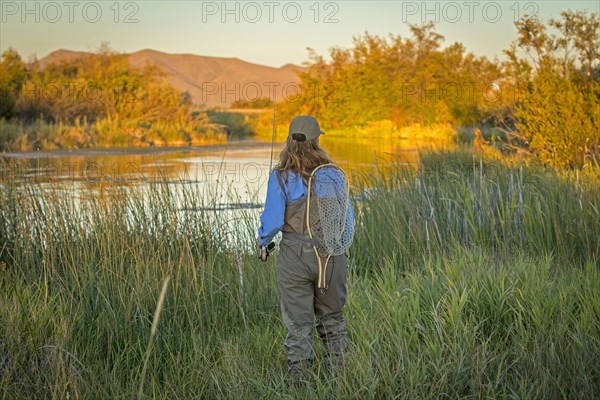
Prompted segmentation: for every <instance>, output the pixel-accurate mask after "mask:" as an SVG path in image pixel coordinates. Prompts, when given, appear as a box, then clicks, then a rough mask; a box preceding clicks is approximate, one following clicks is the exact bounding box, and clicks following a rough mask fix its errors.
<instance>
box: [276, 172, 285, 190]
mask: <svg viewBox="0 0 600 400" xmlns="http://www.w3.org/2000/svg"><path fill="white" fill-rule="evenodd" d="M275 176H276V177H277V182H279V187H280V188H281V191H282V192H283V193H284V194H285V183H284V182H283V178H282V177H281V171H276V172H275Z"/></svg>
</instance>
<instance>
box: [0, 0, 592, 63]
mask: <svg viewBox="0 0 600 400" xmlns="http://www.w3.org/2000/svg"><path fill="white" fill-rule="evenodd" d="M566 9H571V10H588V11H590V12H600V1H598V0H584V1H568V0H562V1H553V0H543V1H516V0H509V1H391V0H390V1H364V0H363V1H354V0H345V1H314V0H310V1H270V0H265V1H227V2H224V1H197V0H187V1H180V0H173V1H165V0H146V1H114V0H108V1H75V0H73V1H71V0H58V1H25V2H24V1H7V0H0V51H5V50H6V49H8V48H9V47H13V48H15V49H17V50H18V51H19V53H20V54H21V55H22V56H23V58H24V59H26V60H27V59H29V57H30V56H32V55H36V56H37V57H38V58H41V57H44V56H45V55H47V54H48V53H50V52H52V51H54V50H56V49H60V48H63V49H69V50H78V51H95V50H96V49H98V48H99V47H100V45H101V44H102V43H103V42H108V43H109V45H110V47H111V48H112V49H114V50H116V51H119V52H127V53H129V52H134V51H138V50H142V49H154V50H158V51H163V52H166V53H178V54H181V53H188V54H199V55H205V56H214V57H237V58H240V59H243V60H246V61H250V62H254V63H257V64H264V65H270V66H275V67H279V66H282V65H284V64H287V63H294V64H302V62H305V61H307V60H308V51H307V48H309V47H310V48H313V49H314V50H315V51H316V52H317V54H320V55H323V56H327V54H328V53H329V49H330V48H331V47H334V46H340V47H351V46H352V39H353V37H355V36H359V35H362V34H364V33H365V32H369V33H370V34H376V35H380V36H388V35H390V34H393V35H401V36H403V37H406V36H409V32H410V31H409V24H421V23H424V22H428V21H433V22H435V24H436V31H437V32H438V33H440V34H442V35H444V36H445V42H444V43H445V44H446V45H449V44H451V43H454V42H461V43H463V44H464V45H465V47H466V48H467V50H468V51H471V52H473V53H475V54H477V55H485V56H488V57H490V58H494V57H498V58H499V59H502V58H503V57H502V50H503V49H507V48H508V46H509V45H510V42H511V41H512V40H514V39H515V38H516V32H515V27H514V22H515V20H516V19H518V18H519V17H521V16H523V15H525V14H529V15H536V16H537V17H538V18H540V19H541V20H542V21H548V20H549V19H550V18H557V17H559V16H560V12H561V11H563V10H566Z"/></svg>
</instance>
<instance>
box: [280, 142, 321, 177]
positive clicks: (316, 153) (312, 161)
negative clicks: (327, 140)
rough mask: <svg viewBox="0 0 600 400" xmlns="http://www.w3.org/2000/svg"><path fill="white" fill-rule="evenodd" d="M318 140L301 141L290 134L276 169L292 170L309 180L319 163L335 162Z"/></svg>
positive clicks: (282, 170)
mask: <svg viewBox="0 0 600 400" xmlns="http://www.w3.org/2000/svg"><path fill="white" fill-rule="evenodd" d="M317 140H318V138H317V139H312V140H306V141H303V142H299V141H297V140H294V139H292V137H291V136H288V138H287V142H286V143H285V147H284V148H283V150H282V151H281V153H280V154H279V163H278V164H277V165H276V166H275V169H277V170H279V171H281V172H284V173H285V172H287V171H290V170H291V171H294V172H296V173H298V174H299V175H300V176H301V177H302V178H303V179H305V180H308V178H309V177H310V174H311V173H312V172H313V170H314V169H315V168H317V167H318V166H319V165H323V164H330V163H333V159H332V158H331V156H330V155H329V153H327V152H326V151H325V150H323V148H321V147H320V146H319V143H317Z"/></svg>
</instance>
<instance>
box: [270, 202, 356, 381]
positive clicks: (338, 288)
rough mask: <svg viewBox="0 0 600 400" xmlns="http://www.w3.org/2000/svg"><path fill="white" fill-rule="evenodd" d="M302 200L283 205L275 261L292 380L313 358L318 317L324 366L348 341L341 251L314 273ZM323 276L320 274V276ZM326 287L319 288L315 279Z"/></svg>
mask: <svg viewBox="0 0 600 400" xmlns="http://www.w3.org/2000/svg"><path fill="white" fill-rule="evenodd" d="M305 213H306V200H305V199H301V200H298V201H296V202H294V203H291V204H288V205H287V206H286V210H285V218H284V227H283V229H282V234H283V237H282V240H281V243H280V255H279V258H278V260H277V284H278V287H279V293H280V296H281V312H282V316H283V322H284V324H285V326H286V327H287V331H288V333H287V337H286V339H285V347H286V349H287V351H288V364H289V366H290V372H291V373H292V378H293V379H294V380H297V379H298V376H294V374H296V375H298V374H299V373H300V374H302V373H303V372H299V371H298V370H299V369H303V368H305V366H306V365H308V364H310V363H311V362H312V355H313V353H312V332H313V328H314V317H315V315H316V317H317V325H316V326H317V332H318V333H319V336H320V337H321V339H322V340H323V343H324V345H325V350H326V352H327V355H326V356H327V358H326V367H327V368H328V369H331V368H336V367H339V366H341V364H342V353H343V351H344V349H345V347H346V345H347V334H346V322H345V320H344V315H343V312H342V309H343V307H344V303H345V300H346V258H345V255H344V254H341V255H338V256H332V257H330V258H329V261H328V262H327V265H326V267H325V268H324V271H321V273H319V268H318V263H317V259H316V255H315V252H314V251H313V247H312V241H311V239H310V238H309V237H308V236H307V235H306V230H305ZM323 274H324V277H323ZM320 278H321V279H323V278H324V279H325V280H326V282H327V284H328V289H327V291H326V292H325V293H322V292H321V291H320V290H319V289H318V287H317V286H318V282H319V279H320Z"/></svg>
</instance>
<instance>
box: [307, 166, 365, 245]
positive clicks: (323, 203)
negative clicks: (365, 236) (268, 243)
mask: <svg viewBox="0 0 600 400" xmlns="http://www.w3.org/2000/svg"><path fill="white" fill-rule="evenodd" d="M308 189H309V190H308V192H309V198H308V203H307V211H308V212H307V226H308V228H309V233H310V235H311V237H312V239H313V240H314V241H315V247H316V248H317V250H318V252H319V255H320V256H336V255H339V254H343V253H345V252H346V251H347V250H348V249H349V248H350V245H351V244H352V238H353V237H354V213H353V212H352V210H350V209H349V208H350V207H351V204H350V197H349V185H348V178H347V177H346V174H345V173H344V171H342V170H341V169H340V168H339V167H337V166H335V165H333V164H327V165H323V166H320V167H319V168H317V169H315V171H314V172H313V175H312V178H311V179H310V180H309V188H308Z"/></svg>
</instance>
